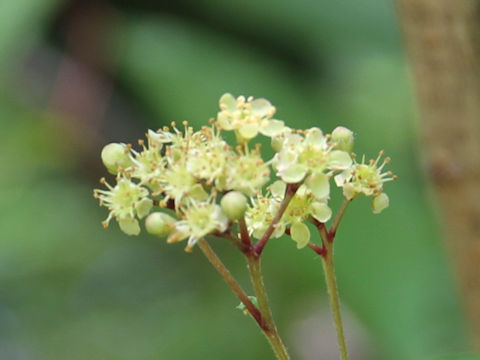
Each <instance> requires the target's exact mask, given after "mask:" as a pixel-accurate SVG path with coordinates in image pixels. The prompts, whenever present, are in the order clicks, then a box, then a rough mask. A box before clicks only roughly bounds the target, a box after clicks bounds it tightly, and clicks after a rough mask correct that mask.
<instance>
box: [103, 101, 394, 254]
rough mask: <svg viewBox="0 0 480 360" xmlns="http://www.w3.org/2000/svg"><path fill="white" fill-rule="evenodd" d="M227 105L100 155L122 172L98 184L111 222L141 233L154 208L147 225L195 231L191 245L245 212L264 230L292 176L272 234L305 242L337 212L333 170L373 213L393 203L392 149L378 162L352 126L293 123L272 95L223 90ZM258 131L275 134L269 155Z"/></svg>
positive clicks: (186, 236) (177, 233) (252, 226)
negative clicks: (363, 154)
mask: <svg viewBox="0 0 480 360" xmlns="http://www.w3.org/2000/svg"><path fill="white" fill-rule="evenodd" d="M219 107H220V110H219V112H218V114H217V118H216V119H214V120H211V122H210V125H209V126H204V127H202V128H201V129H200V130H198V131H194V129H193V128H192V127H191V126H189V125H188V123H186V122H184V123H183V124H182V126H183V130H179V129H178V128H177V125H176V124H175V123H172V124H171V127H164V128H162V129H159V130H158V131H153V130H148V132H147V134H146V140H140V141H139V146H140V149H139V150H135V149H134V148H133V147H132V146H131V145H126V144H121V143H112V144H108V145H107V146H105V147H104V149H103V151H102V154H101V158H102V161H103V163H104V165H105V167H106V168H107V170H108V171H109V172H110V173H112V174H114V175H116V184H115V185H110V184H109V183H107V182H106V181H105V180H102V183H103V184H105V186H106V188H107V189H103V190H99V189H96V190H94V196H95V197H96V198H98V199H99V201H100V204H101V205H103V206H106V207H107V208H108V209H109V214H108V217H107V219H106V220H105V221H104V222H103V224H104V226H105V227H107V226H108V224H109V222H110V221H111V220H112V219H113V218H115V219H116V220H117V222H118V223H119V225H120V228H121V230H122V231H124V232H125V233H127V234H129V235H138V234H139V233H140V224H139V220H140V219H143V218H145V217H146V220H145V227H146V230H147V231H148V232H149V233H151V234H154V235H157V236H166V237H167V241H168V242H169V243H173V242H178V241H182V240H187V250H190V249H192V247H193V246H194V245H195V243H196V242H197V241H199V240H200V239H202V238H203V237H205V236H207V235H209V234H222V233H225V232H226V231H229V230H230V229H231V228H232V226H234V225H235V223H236V222H238V221H240V220H241V219H245V223H246V225H247V230H248V233H249V234H250V235H251V236H253V237H254V238H256V239H260V238H261V237H262V236H263V234H264V233H265V231H266V230H267V229H268V227H269V226H270V225H271V223H272V220H273V219H274V218H275V216H276V214H277V212H278V211H279V209H280V208H281V207H282V204H283V202H284V201H286V193H287V191H288V188H289V186H293V185H294V188H295V193H294V194H292V196H291V197H290V198H289V199H288V201H289V203H288V204H285V207H284V208H283V209H284V210H285V212H284V213H283V216H281V217H280V218H279V219H277V220H278V221H277V223H276V224H274V225H275V228H274V231H273V234H272V236H273V237H280V236H281V235H283V234H284V233H285V232H287V233H289V234H290V235H291V237H292V239H293V240H294V241H295V242H296V243H297V246H298V247H299V248H301V247H304V246H306V245H307V244H308V242H309V241H310V231H309V229H308V226H307V223H308V222H309V221H313V220H312V219H315V221H317V222H321V223H325V222H327V221H328V220H329V219H330V217H331V215H332V211H331V209H330V207H329V206H328V201H329V198H330V180H331V178H332V177H334V179H335V183H336V184H337V186H339V187H342V188H343V193H344V196H345V198H346V199H348V200H350V199H353V198H354V197H356V196H357V195H358V194H360V193H362V194H364V195H366V196H372V197H373V211H374V213H378V212H380V211H382V210H383V209H384V208H386V207H387V206H388V197H387V195H386V194H385V193H384V192H383V183H385V182H386V181H390V180H392V179H394V178H395V177H394V176H393V175H392V174H391V173H390V172H382V171H383V167H384V165H385V164H386V163H387V162H388V161H389V158H386V159H385V160H384V161H383V162H382V163H380V158H381V155H382V154H383V153H382V154H381V155H380V156H379V157H378V158H377V159H376V160H373V161H370V162H368V163H365V160H364V158H363V159H362V162H361V163H358V162H357V161H356V159H355V156H354V155H353V154H352V153H351V151H352V149H353V142H354V139H353V132H351V131H350V130H348V129H347V128H345V127H337V128H336V129H334V130H333V132H332V133H331V134H324V133H323V132H322V130H320V129H319V128H316V127H314V128H311V129H307V130H296V129H291V128H289V127H286V126H285V125H284V122H283V121H281V120H277V119H274V118H273V116H274V114H275V107H274V106H272V105H271V103H270V102H269V101H268V100H266V99H254V98H252V97H249V98H245V97H243V96H240V97H237V98H235V97H234V96H233V95H231V94H225V95H223V96H222V97H221V98H220V101H219ZM228 131H233V132H234V133H235V136H236V141H237V144H235V145H234V146H231V145H229V144H228V143H227V142H226V140H225V139H224V138H223V137H222V132H228ZM260 134H261V135H264V136H267V137H269V138H270V139H271V143H272V148H273V150H274V151H275V155H274V156H273V158H271V159H269V160H264V159H263V157H262V152H261V147H260V145H259V144H251V142H252V140H253V139H255V138H256V137H257V136H258V135H260ZM287 205H288V206H287ZM147 215H148V216H147Z"/></svg>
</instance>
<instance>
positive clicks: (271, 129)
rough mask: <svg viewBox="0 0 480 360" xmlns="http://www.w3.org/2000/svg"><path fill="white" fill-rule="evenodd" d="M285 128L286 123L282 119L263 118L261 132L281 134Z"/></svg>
mask: <svg viewBox="0 0 480 360" xmlns="http://www.w3.org/2000/svg"><path fill="white" fill-rule="evenodd" d="M284 129H285V123H284V122H283V121H282V120H263V121H262V123H261V126H260V133H261V134H262V135H265V136H269V137H273V136H278V135H280V134H281V133H282V132H283V131H284Z"/></svg>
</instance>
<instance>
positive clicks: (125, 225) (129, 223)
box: [118, 218, 140, 235]
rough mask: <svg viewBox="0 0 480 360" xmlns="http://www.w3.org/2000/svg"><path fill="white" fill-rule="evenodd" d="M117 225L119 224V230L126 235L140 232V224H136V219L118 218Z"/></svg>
mask: <svg viewBox="0 0 480 360" xmlns="http://www.w3.org/2000/svg"><path fill="white" fill-rule="evenodd" d="M118 225H120V230H122V231H123V232H124V233H125V234H127V235H138V234H140V225H139V224H138V221H137V220H136V219H133V218H127V219H119V221H118Z"/></svg>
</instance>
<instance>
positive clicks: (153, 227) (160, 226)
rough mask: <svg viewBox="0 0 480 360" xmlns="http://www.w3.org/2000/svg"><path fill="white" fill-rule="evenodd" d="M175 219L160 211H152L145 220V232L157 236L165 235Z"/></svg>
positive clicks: (168, 232)
mask: <svg viewBox="0 0 480 360" xmlns="http://www.w3.org/2000/svg"><path fill="white" fill-rule="evenodd" d="M175 222H176V220H175V219H174V218H173V217H171V216H170V215H167V214H165V213H162V212H154V213H151V214H150V215H148V217H147V219H146V220H145V228H146V229H147V232H148V233H150V234H152V235H156V236H159V237H163V236H167V235H168V234H170V232H171V231H172V225H171V224H173V223H175Z"/></svg>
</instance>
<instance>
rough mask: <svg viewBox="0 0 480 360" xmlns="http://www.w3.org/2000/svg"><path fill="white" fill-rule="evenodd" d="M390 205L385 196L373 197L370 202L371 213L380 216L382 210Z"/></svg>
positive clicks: (383, 194)
mask: <svg viewBox="0 0 480 360" xmlns="http://www.w3.org/2000/svg"><path fill="white" fill-rule="evenodd" d="M389 203H390V200H389V199H388V196H387V194H385V193H383V192H382V193H380V194H378V195H377V196H375V197H374V198H373V200H372V211H373V213H374V214H380V213H381V212H382V211H383V210H385V209H386V208H387V207H388V205H389Z"/></svg>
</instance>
